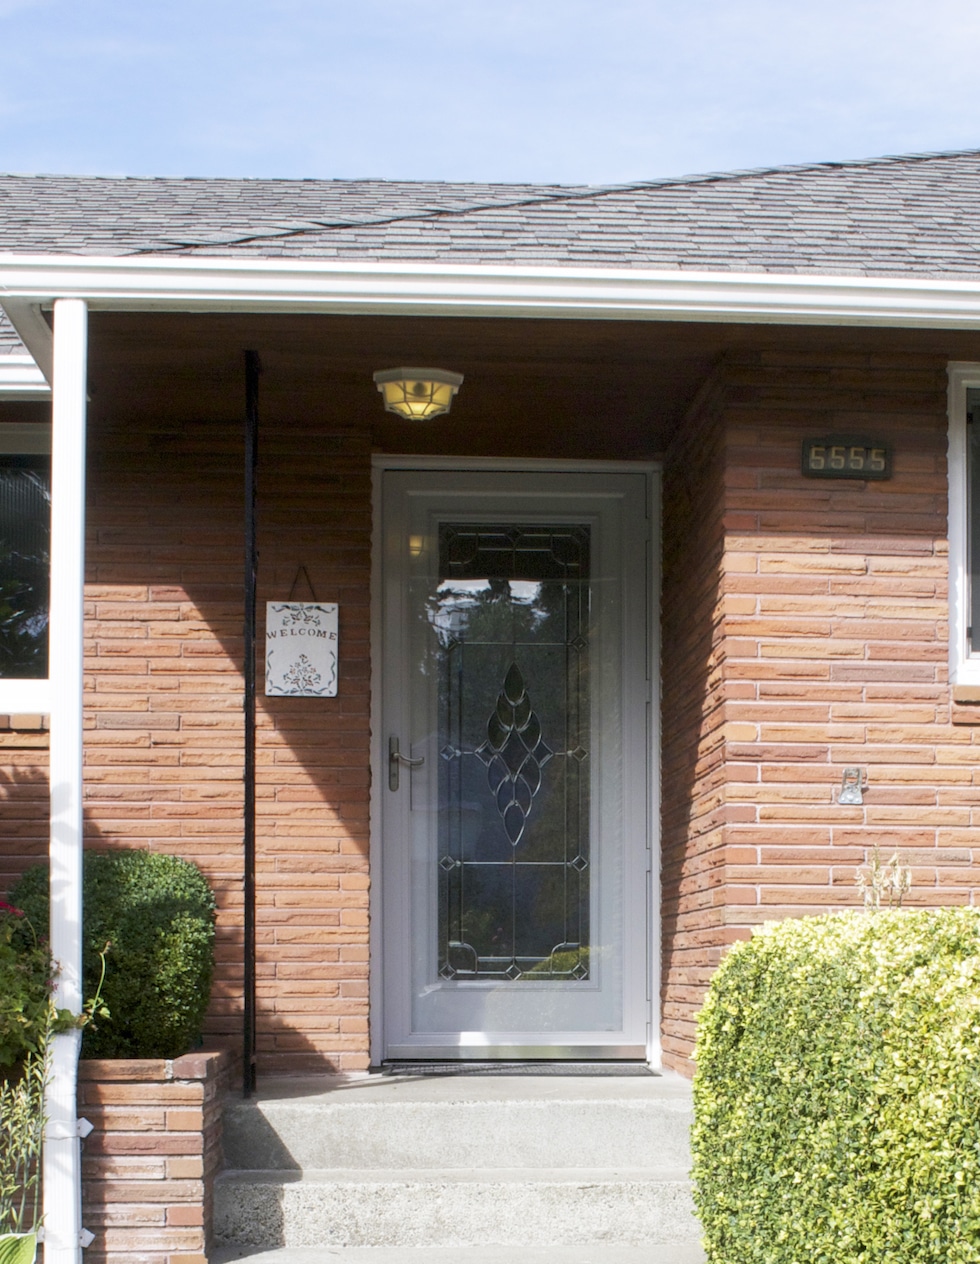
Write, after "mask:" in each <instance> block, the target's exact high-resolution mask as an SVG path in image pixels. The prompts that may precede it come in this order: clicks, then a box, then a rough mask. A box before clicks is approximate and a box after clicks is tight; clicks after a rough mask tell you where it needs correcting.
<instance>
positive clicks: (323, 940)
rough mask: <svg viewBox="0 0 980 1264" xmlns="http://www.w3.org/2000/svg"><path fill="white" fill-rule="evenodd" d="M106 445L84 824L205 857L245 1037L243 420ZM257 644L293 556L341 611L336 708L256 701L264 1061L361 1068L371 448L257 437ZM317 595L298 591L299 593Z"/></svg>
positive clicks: (124, 436) (226, 1030)
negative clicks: (216, 897) (268, 604)
mask: <svg viewBox="0 0 980 1264" xmlns="http://www.w3.org/2000/svg"><path fill="white" fill-rule="evenodd" d="M165 438H166V442H162V441H161V436H160V434H159V433H158V432H157V431H156V430H155V429H154V428H152V427H151V426H145V427H141V426H138V425H136V426H134V425H127V426H126V427H125V428H120V429H118V430H117V431H115V432H113V433H112V434H111V436H109V435H107V436H105V439H104V440H103V442H101V443H99V444H98V445H97V447H96V455H95V456H94V457H93V459H92V476H91V495H90V517H89V521H90V542H89V552H88V577H89V583H88V586H87V595H88V599H89V621H88V624H87V633H88V651H87V652H88V660H87V666H88V668H89V676H88V680H89V684H90V694H89V699H90V700H89V707H88V710H87V723H88V726H89V728H88V732H87V733H86V811H87V826H88V828H89V831H90V835H91V841H92V842H93V844H95V845H99V846H103V845H109V844H115V843H120V844H126V845H130V846H148V847H151V848H155V849H158V850H163V851H173V852H176V853H178V854H179V855H182V856H185V857H187V858H188V859H191V860H194V861H196V862H197V863H198V864H200V865H201V867H202V869H204V871H205V872H206V873H207V874H208V875H209V876H210V877H211V878H212V880H213V881H214V883H215V885H216V887H217V889H218V893H219V902H220V915H219V922H218V948H217V953H218V968H217V975H216V983H215V991H214V1000H213V1004H212V1009H211V1013H210V1016H209V1019H208V1026H207V1035H208V1037H209V1039H219V1040H220V1039H222V1038H223V1039H225V1040H229V1041H231V1042H235V1043H237V1042H238V1040H239V1031H240V1020H239V1014H240V998H241V961H242V949H241V918H242V893H241V880H242V863H243V860H242V732H243V730H242V570H243V534H242V532H243V526H242V503H243V501H242V497H243V480H242V440H241V432H240V428H239V427H238V426H222V425H220V424H217V423H213V422H208V423H186V424H184V425H182V426H179V427H175V425H174V424H173V423H169V424H168V429H167V433H166V436H165ZM258 500H259V504H258V518H259V552H260V562H259V594H258V595H259V639H260V650H259V654H260V670H259V682H260V683H259V688H260V690H261V687H262V686H261V681H262V673H261V658H262V657H263V656H264V650H263V649H262V644H263V641H262V638H263V630H264V613H265V605H264V603H265V601H266V600H273V599H276V598H278V599H280V600H282V599H285V598H287V597H288V596H289V592H290V588H291V586H292V584H293V580H294V578H295V576H296V572H297V569H298V567H299V566H300V565H303V566H305V567H306V569H307V572H308V574H309V576H310V579H311V581H312V583H313V585H314V588H315V590H316V596H317V598H318V599H319V600H321V601H336V602H339V604H340V670H339V686H338V696H337V697H336V698H330V699H305V698H274V699H266V698H265V697H260V699H259V719H258V738H257V744H258V751H257V777H256V783H257V788H256V797H257V839H256V853H257V861H256V868H257V876H256V893H257V897H256V898H257V916H256V925H257V930H256V938H257V987H258V1053H259V1066H260V1068H261V1069H264V1070H290V1071H300V1070H303V1069H306V1068H312V1067H323V1066H329V1067H332V1068H335V1069H342V1068H352V1067H363V1066H366V1065H367V1062H368V1045H367V1011H366V1005H367V1000H366V998H367V895H368V892H367V888H368V874H367V853H368V793H369V753H368V738H369V733H368V715H369V696H368V689H369V633H368V610H369V591H370V576H369V566H370V522H371V512H370V456H369V449H368V444H367V440H366V438H365V436H363V435H360V434H356V433H355V434H350V433H345V432H340V433H337V432H331V431H330V429H329V428H328V427H327V426H326V425H317V423H316V422H315V421H314V422H310V421H309V420H308V419H307V420H305V421H304V420H303V419H300V418H298V417H289V416H286V417H282V416H280V417H276V418H275V419H274V420H270V421H269V423H268V424H266V425H265V426H264V427H263V430H262V432H261V435H260V466H259V495H258ZM297 596H298V597H300V598H308V597H309V591H308V589H307V588H306V587H305V584H303V585H301V587H300V590H299V591H298V593H297Z"/></svg>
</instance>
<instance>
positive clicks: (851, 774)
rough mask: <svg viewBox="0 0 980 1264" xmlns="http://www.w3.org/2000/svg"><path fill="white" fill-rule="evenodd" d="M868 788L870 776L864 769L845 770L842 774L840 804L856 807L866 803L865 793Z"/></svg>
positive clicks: (838, 797) (838, 800)
mask: <svg viewBox="0 0 980 1264" xmlns="http://www.w3.org/2000/svg"><path fill="white" fill-rule="evenodd" d="M867 788H868V774H867V772H865V770H864V769H863V768H845V769H844V771H843V773H842V774H841V783H840V793H839V794H838V796H837V802H838V803H849V804H851V805H852V806H854V807H857V806H859V805H860V804H862V803H863V802H864V791H865V790H867Z"/></svg>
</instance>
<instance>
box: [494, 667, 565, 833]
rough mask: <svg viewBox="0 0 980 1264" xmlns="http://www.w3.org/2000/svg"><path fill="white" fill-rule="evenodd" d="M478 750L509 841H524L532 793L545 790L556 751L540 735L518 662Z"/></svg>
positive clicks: (509, 670)
mask: <svg viewBox="0 0 980 1264" xmlns="http://www.w3.org/2000/svg"><path fill="white" fill-rule="evenodd" d="M476 754H477V755H478V756H479V758H480V759H481V760H482V761H483V763H485V764H486V766H487V782H488V783H489V785H490V791H491V793H492V794H493V796H494V798H495V800H496V803H497V811H498V812H499V813H500V819H501V820H502V821H503V824H504V830H505V831H506V833H507V837H508V838H509V839H510V841H511V844H512V845H513V846H514V847H516V846H517V844H518V843H519V842H520V841H521V836H522V835H523V833H524V827H525V825H526V824H527V818H528V816H529V815H530V813H531V806H532V804H533V802H534V796H535V795H536V794H537V793H538V791H539V790H540V789H541V770H542V768H544V766H545V764H547V762H548V760H549V759H551V757H552V756H553V755H554V751H553V750H552V749H551V747H550V746H549V745H548V744H547V742H546V741H545V740H544V738H543V737H542V736H541V722H540V721H539V719H538V717H537V716H536V715H535V713H534V711H533V709H532V707H531V699H530V698H529V697H528V694H527V685H526V683H525V681H524V677H523V675H522V674H521V669H520V668H519V667H518V666H517V664H516V663H511V665H510V667H509V668H508V669H507V675H506V676H505V677H504V687H503V689H501V691H500V693H499V694H498V696H497V705H496V707H495V708H494V709H493V711H492V712H491V713H490V718H489V720H488V721H487V740H486V741H485V742H484V743H483V745H482V746H480V747H479V748H478V749H477V751H476Z"/></svg>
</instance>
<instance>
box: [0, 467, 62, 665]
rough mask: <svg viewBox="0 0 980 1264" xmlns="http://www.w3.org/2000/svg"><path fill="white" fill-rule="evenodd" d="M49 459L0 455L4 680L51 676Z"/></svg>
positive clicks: (0, 645) (0, 635)
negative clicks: (49, 664) (49, 674)
mask: <svg viewBox="0 0 980 1264" xmlns="http://www.w3.org/2000/svg"><path fill="white" fill-rule="evenodd" d="M50 539H51V458H50V457H49V456H47V455H43V454H40V453H37V454H32V455H28V456H18V455H13V454H9V453H5V452H0V676H3V677H7V678H15V679H44V678H45V677H46V676H47V675H48V601H49V587H50V584H49V575H50Z"/></svg>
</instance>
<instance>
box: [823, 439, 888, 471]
mask: <svg viewBox="0 0 980 1264" xmlns="http://www.w3.org/2000/svg"><path fill="white" fill-rule="evenodd" d="M803 474H804V475H805V477H806V478H863V479H872V478H873V479H883V478H891V476H892V450H891V445H890V444H888V443H884V442H882V440H881V439H863V438H860V437H858V436H856V435H826V436H825V437H824V438H822V439H804V440H803Z"/></svg>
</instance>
